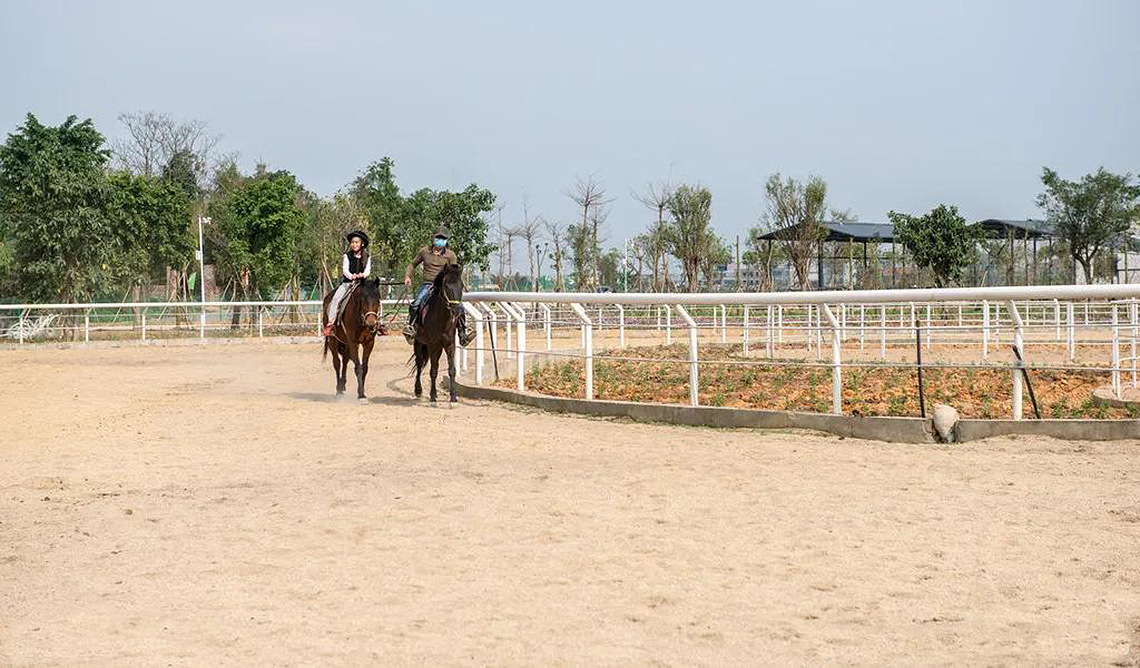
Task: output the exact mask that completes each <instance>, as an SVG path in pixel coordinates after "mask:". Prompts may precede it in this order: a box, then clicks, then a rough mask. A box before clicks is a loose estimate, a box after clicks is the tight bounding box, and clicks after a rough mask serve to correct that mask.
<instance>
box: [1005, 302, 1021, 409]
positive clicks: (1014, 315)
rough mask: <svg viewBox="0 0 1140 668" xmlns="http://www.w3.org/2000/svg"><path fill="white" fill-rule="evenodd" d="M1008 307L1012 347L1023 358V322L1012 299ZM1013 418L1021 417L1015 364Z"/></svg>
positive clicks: (1019, 373) (1018, 378)
mask: <svg viewBox="0 0 1140 668" xmlns="http://www.w3.org/2000/svg"><path fill="white" fill-rule="evenodd" d="M1007 304H1008V307H1009V317H1010V319H1011V320H1013V347H1014V349H1016V350H1017V351H1018V353H1019V357H1020V358H1021V359H1022V360H1024V359H1025V346H1024V338H1023V337H1024V334H1023V327H1024V323H1022V320H1021V314H1020V313H1018V311H1017V305H1016V304H1014V303H1013V300H1010V301H1009V302H1007ZM1012 373H1013V419H1014V420H1020V419H1021V417H1022V401H1023V396H1022V377H1021V369H1019V368H1017V367H1016V366H1015V367H1014V369H1013V372H1012Z"/></svg>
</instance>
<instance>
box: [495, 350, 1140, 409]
mask: <svg viewBox="0 0 1140 668" xmlns="http://www.w3.org/2000/svg"><path fill="white" fill-rule="evenodd" d="M687 355H688V350H687V348H686V346H685V345H683V344H675V345H671V346H652V347H641V348H627V349H625V350H621V351H616V350H615V351H606V352H602V353H598V354H597V356H596V357H595V359H594V395H595V397H596V398H598V399H609V400H618V401H640V402H654V403H672V404H682V403H687V402H688V400H689V368H688V364H687V362H686V361H685V360H686V358H687ZM615 358H619V359H615ZM620 358H641V359H640V360H636V361H635V360H628V359H620ZM700 358H701V359H702V360H715V361H713V362H711V363H705V362H702V363H701V369H700V387H699V397H700V403H701V405H703V406H729V407H736V408H759V409H768V410H786V411H808V412H819V413H825V412H828V411H830V408H831V368H830V367H829V366H827V365H826V362H819V361H816V360H812V359H802V358H801V359H782V360H779V362H780V363H779V364H767V363H765V361H764V360H762V359H757V358H754V357H753V358H746V357H744V356H743V355H742V350H741V346H739V345H705V346H701V347H700ZM657 359H660V360H668V361H663V362H654V361H650V360H657ZM717 361H723V362H726V363H724V364H718V363H717ZM745 362H747V364H745ZM796 363H804V364H810V365H813V366H797V365H796ZM1030 378H1031V381H1032V383H1033V390H1034V392H1035V394H1036V397H1037V402H1038V405H1039V407H1040V410H1041V417H1043V418H1093V419H1107V418H1129V417H1140V416H1138V415H1136V414H1135V413H1136V411H1134V410H1130V409H1121V408H1106V407H1101V406H1097V405H1094V404H1093V403H1092V400H1091V397H1092V391H1093V389H1094V388H1097V387H1104V386H1105V385H1108V384H1110V382H1111V379H1110V374H1109V372H1108V371H1075V370H1031V371H1030ZM584 384H585V367H584V364H583V361H582V360H580V359H572V360H568V361H560V362H555V363H553V364H549V365H546V366H542V367H539V368H535V369H532V370H531V371H530V372H529V373H528V374H527V388H528V389H530V390H533V391H535V392H540V393H543V394H549V395H552V396H559V397H580V396H582V392H583V389H582V388H583V387H584ZM499 385H500V386H503V387H512V386H513V383H512V382H511V381H509V380H504V381H501V382H500V383H499ZM923 385H924V388H925V397H926V404H927V407H928V409H929V407H930V406H931V405H932V404H933V403H935V402H941V403H947V404H950V405H952V406H954V407H955V408H957V409H958V411H959V413H960V414H961V415H962V417H969V418H1004V417H1008V416H1009V414H1010V396H1011V392H1012V387H1011V386H1012V379H1011V374H1010V371H1009V370H1008V369H1001V368H965V369H963V368H930V369H923ZM843 411H844V412H845V413H848V414H852V415H892V416H917V415H919V404H918V374H917V371H916V370H915V369H913V368H897V367H889V366H879V365H874V366H862V367H845V368H844V369H843ZM1025 412H1026V416H1027V417H1031V416H1032V414H1033V408H1032V405H1031V402H1030V398H1029V394H1028V392H1026V393H1025Z"/></svg>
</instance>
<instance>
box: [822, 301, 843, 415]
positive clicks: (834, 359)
mask: <svg viewBox="0 0 1140 668" xmlns="http://www.w3.org/2000/svg"><path fill="white" fill-rule="evenodd" d="M820 310H821V311H822V312H823V315H824V316H825V317H826V318H827V324H828V325H830V326H831V412H832V413H835V414H836V415H843V366H842V361H841V359H840V348H841V345H842V344H841V341H842V340H843V337H842V334H841V325H840V323H839V321H838V320H836V319H835V315H834V314H833V313H832V312H831V308H830V307H829V306H828V305H827V304H820Z"/></svg>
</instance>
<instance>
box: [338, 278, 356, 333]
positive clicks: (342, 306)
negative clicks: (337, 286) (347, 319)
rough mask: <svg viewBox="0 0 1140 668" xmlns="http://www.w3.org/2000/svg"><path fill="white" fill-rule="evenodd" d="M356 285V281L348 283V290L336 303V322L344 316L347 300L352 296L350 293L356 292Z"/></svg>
mask: <svg viewBox="0 0 1140 668" xmlns="http://www.w3.org/2000/svg"><path fill="white" fill-rule="evenodd" d="M357 285H358V283H357V282H356V281H353V282H352V283H350V284H349V286H348V291H347V292H345V293H344V299H341V300H340V303H339V304H337V305H336V321H337V322H338V323H339V322H340V321H341V318H342V317H343V316H344V309H345V308H346V307H347V306H348V300H349V299H351V298H352V293H353V292H356V286H357Z"/></svg>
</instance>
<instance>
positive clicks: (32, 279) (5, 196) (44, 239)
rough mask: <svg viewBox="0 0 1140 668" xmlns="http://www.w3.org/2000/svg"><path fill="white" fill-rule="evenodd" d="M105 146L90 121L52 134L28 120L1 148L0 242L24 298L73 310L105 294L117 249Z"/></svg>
mask: <svg viewBox="0 0 1140 668" xmlns="http://www.w3.org/2000/svg"><path fill="white" fill-rule="evenodd" d="M103 144H104V139H103V135H101V134H100V133H99V131H98V130H96V129H95V125H94V124H93V123H92V122H91V120H90V119H88V120H85V121H82V122H79V121H78V120H77V118H76V117H75V116H69V117H68V118H67V120H66V121H64V122H63V124H61V125H59V126H58V127H50V126H45V125H43V124H42V123H40V122H39V120H37V119H36V117H35V116H34V115H32V114H28V115H27V118H26V119H25V121H24V124H23V125H22V126H21V127H20V128H19V129H18V130H17V131H16V132H15V133H13V134H11V135H9V136H8V140H7V141H6V142H5V143H4V144H3V146H0V226H2V227H3V229H2V230H0V238H5V239H10V240H11V243H12V259H13V262H14V263H15V265H16V267H17V269H16V279H17V285H18V286H19V294H20V295H21V296H22V297H24V298H27V299H33V300H42V301H51V300H59V301H63V302H71V301H77V300H83V299H88V298H90V297H92V296H93V295H95V294H96V293H97V292H98V291H99V290H100V288H101V287H103V286H104V278H105V276H106V270H107V268H108V267H109V266H111V265H113V264H114V263H115V259H116V254H117V252H118V249H119V243H118V239H117V237H116V234H115V229H114V225H113V224H112V219H111V216H110V215H109V210H108V209H109V202H110V199H111V193H110V189H109V187H108V184H107V179H106V178H105V175H104V170H105V168H106V166H107V161H108V159H109V158H110V152H109V151H108V150H107V149H105V148H104V147H103Z"/></svg>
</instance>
